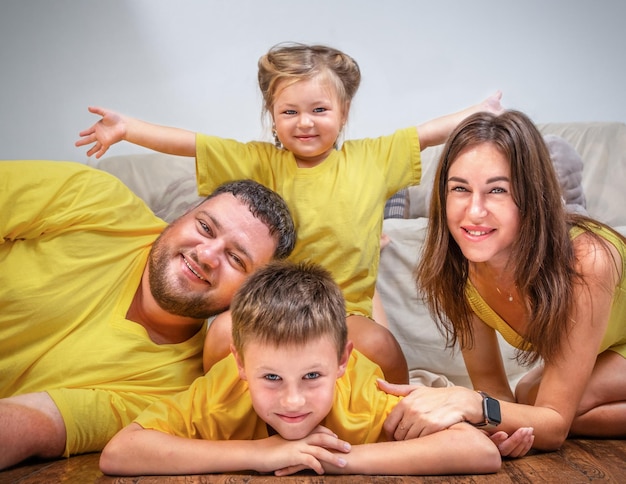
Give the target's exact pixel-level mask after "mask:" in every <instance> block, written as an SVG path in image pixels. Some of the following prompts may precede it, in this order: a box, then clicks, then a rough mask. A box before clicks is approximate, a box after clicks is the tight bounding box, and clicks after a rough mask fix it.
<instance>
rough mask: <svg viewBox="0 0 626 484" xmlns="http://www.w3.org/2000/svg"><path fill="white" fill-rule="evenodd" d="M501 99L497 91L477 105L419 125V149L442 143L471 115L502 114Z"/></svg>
mask: <svg viewBox="0 0 626 484" xmlns="http://www.w3.org/2000/svg"><path fill="white" fill-rule="evenodd" d="M501 99H502V92H500V91H497V92H495V93H494V94H492V95H491V96H489V97H488V98H487V99H485V100H484V101H482V102H480V103H478V104H474V105H473V106H469V107H467V108H465V109H463V110H461V111H458V112H456V113H452V114H448V115H445V116H441V117H440V118H435V119H432V120H430V121H427V122H425V123H423V124H420V125H419V126H418V127H417V134H418V137H419V140H420V148H421V149H422V150H425V149H426V148H428V147H430V146H437V145H440V144H442V143H444V142H445V141H446V139H447V138H448V136H449V135H450V133H452V131H453V130H454V128H456V127H457V125H458V124H459V123H460V122H461V121H463V120H464V119H465V118H467V117H468V116H469V115H471V114H474V113H477V112H481V111H488V112H490V113H494V114H500V113H502V112H503V111H504V108H503V107H502V105H501V104H500V100H501Z"/></svg>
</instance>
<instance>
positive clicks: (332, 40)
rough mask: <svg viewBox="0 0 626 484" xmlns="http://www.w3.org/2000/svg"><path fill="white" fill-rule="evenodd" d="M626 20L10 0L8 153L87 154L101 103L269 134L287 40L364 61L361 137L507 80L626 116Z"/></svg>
mask: <svg viewBox="0 0 626 484" xmlns="http://www.w3.org/2000/svg"><path fill="white" fill-rule="evenodd" d="M625 19H626V2H624V1H623V0H524V1H517V0H515V1H513V0H474V1H468V0H437V1H432V0H429V1H423V0H384V1H383V0H315V1H313V2H299V1H297V0H266V1H259V0H231V1H228V0H176V1H175V0H171V1H166V0H107V1H95V0H53V1H52V0H2V3H1V4H0V69H1V77H0V79H1V81H0V82H1V86H2V89H0V158H4V159H7V158H45V159H71V160H77V161H84V160H85V154H84V153H85V150H84V149H78V148H75V147H74V141H75V140H76V139H77V137H78V132H79V131H80V130H81V129H84V128H86V127H88V126H90V125H91V124H92V123H93V122H94V121H95V120H96V118H95V117H94V116H92V115H90V114H89V113H88V112H87V106H88V105H90V104H94V105H102V106H106V107H109V108H112V109H116V110H119V111H122V112H125V113H127V114H130V115H134V116H137V117H140V118H142V119H146V120H149V121H152V122H156V123H161V124H168V125H174V126H180V127H186V128H188V129H192V130H195V131H202V132H206V133H211V134H217V135H221V136H228V137H234V138H237V139H241V140H249V139H255V138H259V137H262V136H264V135H265V131H264V130H263V129H262V126H261V123H260V110H261V97H260V94H259V92H258V88H257V86H256V61H257V59H258V57H259V56H261V55H262V54H263V53H264V52H265V51H266V50H267V49H268V48H269V47H270V46H272V45H273V44H275V43H278V42H281V41H286V40H294V41H301V42H307V43H325V44H330V45H333V46H335V47H338V48H340V49H343V50H344V51H346V52H347V53H349V54H350V55H352V56H353V57H354V58H356V59H357V61H358V62H359V64H360V66H361V69H362V72H363V82H362V85H361V89H360V91H359V93H358V94H357V97H356V100H355V103H354V107H353V110H352V113H351V120H350V123H349V126H348V130H347V137H362V136H375V135H379V134H385V133H388V132H390V131H392V130H394V129H396V128H399V127H403V126H407V125H413V124H417V123H419V122H422V121H425V120H427V119H429V118H432V117H434V116H437V115H440V114H444V113H446V112H450V111H452V110H457V109H460V108H462V107H464V106H466V105H468V104H470V103H473V102H476V101H478V100H480V99H482V98H484V97H486V96H487V95H488V94H490V93H491V92H493V91H495V90H496V89H501V90H502V91H503V92H504V103H505V105H506V106H508V107H511V108H516V109H521V110H524V111H526V112H527V113H528V114H529V115H530V116H531V117H532V118H533V119H534V120H535V121H536V122H547V121H624V122H626V99H625V97H626V94H625V93H624V91H625V90H624V85H625V84H624V83H625V80H626V75H625V74H626V62H625V60H624V59H625V58H626V53H625V52H624V51H625V50H626V49H625V48H626V29H625V28H624V21H625ZM136 151H137V149H136V148H133V147H132V146H130V145H128V144H120V145H118V146H117V147H115V148H114V149H112V150H110V151H109V154H121V153H128V152H136Z"/></svg>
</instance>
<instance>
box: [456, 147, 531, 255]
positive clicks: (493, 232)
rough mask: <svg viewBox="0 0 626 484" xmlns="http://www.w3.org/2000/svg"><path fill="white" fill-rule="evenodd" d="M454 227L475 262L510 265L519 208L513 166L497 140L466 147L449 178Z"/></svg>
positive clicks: (462, 245)
mask: <svg viewBox="0 0 626 484" xmlns="http://www.w3.org/2000/svg"><path fill="white" fill-rule="evenodd" d="M446 211H447V223H448V229H449V230H450V233H451V234H452V237H454V240H455V241H456V243H457V244H458V245H459V247H460V248H461V251H462V252H463V255H464V256H465V257H466V258H467V259H468V260H469V261H470V262H490V263H494V264H498V265H502V266H504V265H505V264H506V263H507V261H508V259H509V255H510V252H511V245H512V244H513V242H514V241H515V240H516V239H517V237H518V233H519V227H520V215H519V209H518V207H517V205H516V204H515V202H514V201H513V196H512V192H511V167H510V164H509V162H508V160H507V159H506V158H505V156H504V155H503V154H502V153H501V152H500V150H498V149H497V148H496V147H495V145H493V144H492V143H482V144H480V145H475V146H471V147H468V148H466V149H465V150H463V151H461V153H460V154H459V156H458V157H457V158H456V159H455V160H454V161H453V162H452V164H451V166H450V169H449V171H448V178H447V181H446Z"/></svg>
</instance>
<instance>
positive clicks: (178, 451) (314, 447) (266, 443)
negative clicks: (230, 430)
mask: <svg viewBox="0 0 626 484" xmlns="http://www.w3.org/2000/svg"><path fill="white" fill-rule="evenodd" d="M349 448H350V447H349V445H348V444H347V443H346V442H344V441H342V440H339V439H338V438H337V437H336V436H334V434H332V433H331V432H330V431H319V430H318V431H316V432H313V433H311V434H310V435H309V436H307V437H305V438H304V439H301V440H296V441H288V440H284V439H283V438H281V437H280V436H278V435H274V436H272V437H268V438H266V439H261V440H220V441H214V440H202V439H190V438H185V437H178V436H175V435H170V434H166V433H164V432H160V431H158V430H150V429H144V428H143V427H141V426H140V425H139V424H137V423H131V424H130V425H128V426H127V427H125V428H123V429H122V430H120V431H119V432H118V433H117V434H116V435H115V436H114V437H113V438H112V439H111V440H110V441H109V443H108V444H107V445H106V447H105V448H104V450H103V451H102V454H101V456H100V470H102V472H104V473H105V474H111V475H127V476H130V475H177V474H206V473H216V472H236V471H243V470H254V471H258V472H274V471H276V470H278V469H284V468H290V467H291V468H294V467H298V468H303V469H313V470H314V471H315V472H317V473H323V466H325V465H328V466H332V467H333V468H337V469H341V467H342V466H343V465H345V459H344V456H343V454H341V452H348V451H349ZM332 451H336V453H333V452H332Z"/></svg>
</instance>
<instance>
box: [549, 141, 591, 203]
mask: <svg viewBox="0 0 626 484" xmlns="http://www.w3.org/2000/svg"><path fill="white" fill-rule="evenodd" d="M544 140H545V142H546V145H547V146H548V151H550V157H551V158H552V163H553V164H554V170H555V171H556V175H557V177H558V179H559V184H560V185H561V191H562V195H563V200H564V202H565V207H566V208H567V211H568V212H576V213H580V214H583V215H587V208H586V207H587V203H586V201H585V194H584V193H583V186H582V179H583V160H582V158H581V157H580V155H579V154H578V153H577V152H576V150H575V149H574V147H573V146H572V145H571V144H569V143H568V142H567V141H565V140H564V139H563V138H561V137H560V136H556V135H553V134H547V135H545V136H544Z"/></svg>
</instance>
